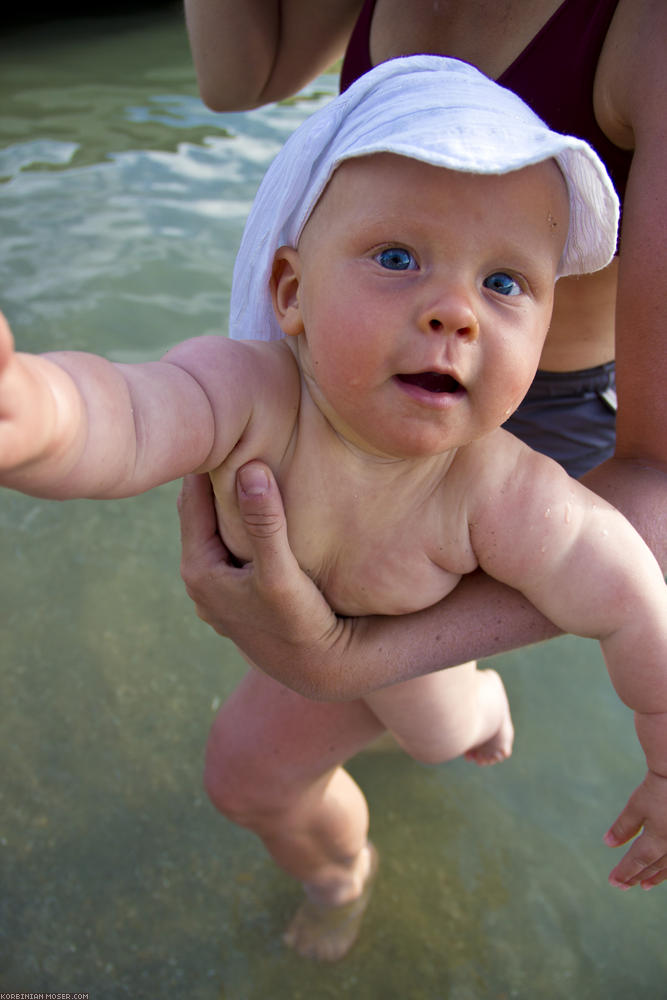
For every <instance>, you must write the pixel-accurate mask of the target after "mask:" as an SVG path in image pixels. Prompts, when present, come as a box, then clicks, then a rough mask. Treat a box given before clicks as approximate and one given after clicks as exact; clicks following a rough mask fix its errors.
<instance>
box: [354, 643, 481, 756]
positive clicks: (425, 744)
mask: <svg viewBox="0 0 667 1000" xmlns="http://www.w3.org/2000/svg"><path fill="white" fill-rule="evenodd" d="M478 684H479V673H478V671H477V665H476V663H475V662H474V661H473V662H471V663H464V664H462V665H461V666H458V667H449V668H447V669H446V670H438V671H436V672H435V673H431V674H425V675H424V676H423V677H415V678H413V679H412V680H409V681H404V682H403V683H401V684H392V685H391V687H387V688H382V689H381V690H379V691H374V692H373V693H372V694H369V695H367V696H366V697H365V699H364V700H365V701H366V704H367V705H368V707H369V708H370V709H371V710H372V711H373V713H374V714H375V715H376V716H377V717H378V719H379V720H380V721H381V722H382V723H383V725H384V726H385V727H386V728H387V729H388V730H389V731H390V732H391V733H392V734H393V736H394V738H395V739H396V742H397V743H398V744H399V745H400V746H401V747H402V748H403V750H405V751H406V753H409V754H410V756H411V757H414V758H415V759H416V760H420V761H424V762H425V763H436V762H439V761H446V760H451V759H452V758H453V757H458V756H459V754H461V753H462V752H463V751H464V750H467V749H468V742H469V737H470V734H471V733H472V732H474V730H475V729H476V726H477V715H478V690H479V688H478Z"/></svg>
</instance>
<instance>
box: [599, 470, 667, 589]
mask: <svg viewBox="0 0 667 1000" xmlns="http://www.w3.org/2000/svg"><path fill="white" fill-rule="evenodd" d="M582 482H584V483H585V484H586V486H588V488H589V489H591V490H593V492H594V493H597V494H598V496H601V497H604V498H605V500H608V501H609V503H611V504H613V505H614V507H616V508H617V510H620V511H621V513H622V514H624V515H625V517H627V519H628V521H630V523H631V524H632V525H633V526H634V527H635V528H636V530H637V531H638V532H639V534H640V535H641V536H642V538H643V539H644V541H645V542H646V544H647V545H648V546H649V548H650V549H651V550H652V552H653V554H654V555H655V557H656V559H657V560H658V563H659V564H660V567H661V569H662V571H663V573H667V467H661V466H660V465H659V464H658V463H656V462H648V461H643V460H641V459H618V458H614V459H611V460H610V461H608V462H604V463H603V464H602V465H599V466H598V467H597V468H595V469H593V470H592V471H591V472H589V473H587V475H586V476H584V477H583V479H582Z"/></svg>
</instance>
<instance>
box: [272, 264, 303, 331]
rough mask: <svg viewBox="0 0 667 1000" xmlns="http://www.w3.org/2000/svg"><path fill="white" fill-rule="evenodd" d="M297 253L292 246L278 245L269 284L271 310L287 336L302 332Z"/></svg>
mask: <svg viewBox="0 0 667 1000" xmlns="http://www.w3.org/2000/svg"><path fill="white" fill-rule="evenodd" d="M299 263H300V262H299V253H298V251H297V250H295V249H294V247H279V248H278V250H276V253H275V256H274V258H273V269H272V271H271V279H270V282H269V286H270V289H271V300H272V302H273V311H274V312H275V314H276V319H277V320H278V323H279V324H280V328H281V330H282V331H283V333H284V334H286V335H287V336H288V337H297V336H298V335H299V334H300V333H303V320H302V319H301V308H300V306H299V274H300V267H299Z"/></svg>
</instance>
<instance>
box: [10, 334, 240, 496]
mask: <svg viewBox="0 0 667 1000" xmlns="http://www.w3.org/2000/svg"><path fill="white" fill-rule="evenodd" d="M246 353H248V352H247V351H246V350H245V349H244V348H243V346H242V345H240V344H238V345H234V344H232V342H231V341H229V340H227V339H226V338H224V337H203V338H199V339H197V340H192V341H187V342H185V343H184V344H181V345H179V346H178V347H177V348H174V349H173V350H172V351H170V352H168V354H167V355H165V357H164V358H163V359H162V360H161V361H157V362H150V363H147V364H136V365H119V364H112V363H111V362H109V361H106V360H105V359H103V358H100V357H97V356H95V355H92V354H84V353H76V352H62V353H58V354H50V355H43V356H36V355H30V354H19V353H16V352H15V351H14V349H13V341H12V336H11V333H10V331H9V327H8V326H7V324H6V322H5V321H4V319H3V318H2V317H1V316H0V484H1V485H3V486H8V487H10V488H12V489H16V490H21V491H22V492H24V493H30V494H32V495H34V496H43V497H49V498H54V499H67V498H70V497H97V498H108V497H121V496H130V495H134V494H136V493H140V492H143V491H144V490H147V489H150V488H151V487H153V486H155V485H157V484H159V483H163V482H167V481H169V480H172V479H176V478H179V477H181V476H182V475H184V474H185V473H187V472H191V471H194V470H195V469H198V470H199V471H207V470H209V469H211V468H213V467H215V466H216V465H218V464H219V463H220V462H221V461H222V460H223V459H224V458H225V457H226V454H227V453H228V452H229V450H230V449H231V448H232V447H233V445H234V443H235V442H236V440H237V439H238V437H239V436H240V434H241V433H242V431H243V429H244V427H245V426H246V424H247V422H248V420H249V417H250V413H251V412H252V403H251V397H252V393H251V392H250V391H245V392H244V391H242V385H243V384H244V376H245V375H246V374H247V373H248V372H251V371H252V365H251V364H249V363H248V362H247V360H246V358H245V354H246ZM246 369H247V371H246ZM246 388H247V385H246Z"/></svg>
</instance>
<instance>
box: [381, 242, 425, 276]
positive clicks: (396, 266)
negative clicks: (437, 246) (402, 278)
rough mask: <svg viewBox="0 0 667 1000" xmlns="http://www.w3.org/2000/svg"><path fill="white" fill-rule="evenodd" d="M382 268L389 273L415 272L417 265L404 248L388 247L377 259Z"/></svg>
mask: <svg viewBox="0 0 667 1000" xmlns="http://www.w3.org/2000/svg"><path fill="white" fill-rule="evenodd" d="M375 259H376V260H377V262H378V264H379V265H380V267H385V268H387V270H388V271H413V270H414V269H415V268H416V266H417V264H416V262H415V259H414V257H413V256H412V254H411V253H410V251H409V250H406V249H405V248H404V247H387V249H386V250H381V251H380V253H379V254H378V255H377V257H376V258H375Z"/></svg>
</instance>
